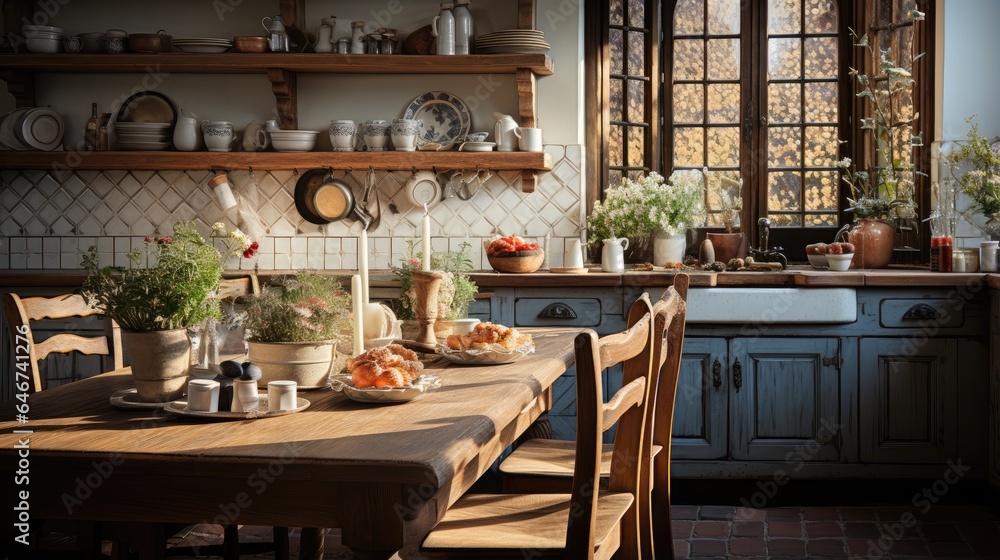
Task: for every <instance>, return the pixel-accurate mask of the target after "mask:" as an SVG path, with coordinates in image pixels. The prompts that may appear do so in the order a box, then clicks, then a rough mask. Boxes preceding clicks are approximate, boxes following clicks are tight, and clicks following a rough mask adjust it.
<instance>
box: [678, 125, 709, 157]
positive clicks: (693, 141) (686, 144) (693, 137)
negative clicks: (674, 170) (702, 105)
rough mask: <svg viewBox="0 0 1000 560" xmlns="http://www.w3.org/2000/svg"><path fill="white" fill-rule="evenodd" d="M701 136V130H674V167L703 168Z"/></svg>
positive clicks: (703, 144) (703, 155)
mask: <svg viewBox="0 0 1000 560" xmlns="http://www.w3.org/2000/svg"><path fill="white" fill-rule="evenodd" d="M702 134H703V129H701V128H681V127H677V128H674V166H680V167H704V166H705V139H704V137H703V136H702Z"/></svg>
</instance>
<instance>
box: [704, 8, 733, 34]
mask: <svg viewBox="0 0 1000 560" xmlns="http://www.w3.org/2000/svg"><path fill="white" fill-rule="evenodd" d="M739 32H740V2H739V0H708V33H709V34H710V35H736V34H738V33H739Z"/></svg>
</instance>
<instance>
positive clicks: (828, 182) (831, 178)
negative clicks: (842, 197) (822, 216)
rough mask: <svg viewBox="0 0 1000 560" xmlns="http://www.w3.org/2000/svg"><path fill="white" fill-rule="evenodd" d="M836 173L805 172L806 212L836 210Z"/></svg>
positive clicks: (837, 174) (837, 173) (837, 178)
mask: <svg viewBox="0 0 1000 560" xmlns="http://www.w3.org/2000/svg"><path fill="white" fill-rule="evenodd" d="M838 180H839V172H837V171H807V172H806V210H836V209H837V192H838V191H837V181H838Z"/></svg>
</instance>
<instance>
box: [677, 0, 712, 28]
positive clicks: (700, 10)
mask: <svg viewBox="0 0 1000 560" xmlns="http://www.w3.org/2000/svg"><path fill="white" fill-rule="evenodd" d="M704 32H705V0H677V6H676V7H675V8H674V35H701V34H703V33H704Z"/></svg>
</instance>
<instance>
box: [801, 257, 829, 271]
mask: <svg viewBox="0 0 1000 560" xmlns="http://www.w3.org/2000/svg"><path fill="white" fill-rule="evenodd" d="M806 256H807V257H809V264H811V265H813V268H826V267H827V266H829V265H828V264H827V262H826V255H806Z"/></svg>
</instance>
